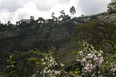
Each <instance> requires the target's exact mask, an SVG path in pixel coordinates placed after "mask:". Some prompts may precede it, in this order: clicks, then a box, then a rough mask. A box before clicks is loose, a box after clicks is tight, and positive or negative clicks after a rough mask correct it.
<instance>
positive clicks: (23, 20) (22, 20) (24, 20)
mask: <svg viewBox="0 0 116 77" xmlns="http://www.w3.org/2000/svg"><path fill="white" fill-rule="evenodd" d="M30 21H31V20H30V19H21V20H20V21H19V22H30Z"/></svg>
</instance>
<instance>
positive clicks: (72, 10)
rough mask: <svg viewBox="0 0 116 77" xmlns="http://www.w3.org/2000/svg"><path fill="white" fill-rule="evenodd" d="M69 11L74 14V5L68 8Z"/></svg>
mask: <svg viewBox="0 0 116 77" xmlns="http://www.w3.org/2000/svg"><path fill="white" fill-rule="evenodd" d="M70 13H71V14H72V15H74V14H75V13H76V10H75V7H74V6H72V7H71V8H70Z"/></svg>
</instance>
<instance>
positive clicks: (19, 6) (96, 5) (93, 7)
mask: <svg viewBox="0 0 116 77" xmlns="http://www.w3.org/2000/svg"><path fill="white" fill-rule="evenodd" d="M109 2H110V0H0V21H1V22H2V23H7V22H8V21H11V23H14V24H15V22H16V21H19V20H20V19H29V18H30V16H34V18H35V19H37V18H38V17H43V18H45V19H48V18H51V13H52V12H54V13H55V16H56V17H57V16H59V15H60V11H61V10H64V11H65V13H66V14H68V15H70V12H69V10H70V7H72V6H74V7H75V9H76V14H75V16H76V17H78V16H81V15H82V14H83V15H91V14H97V13H101V12H105V11H107V4H108V3H109Z"/></svg>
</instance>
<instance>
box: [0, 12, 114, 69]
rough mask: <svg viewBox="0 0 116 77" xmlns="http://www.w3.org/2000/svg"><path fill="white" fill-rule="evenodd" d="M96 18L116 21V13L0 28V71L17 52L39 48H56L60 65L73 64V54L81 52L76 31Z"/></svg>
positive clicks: (32, 22) (33, 22)
mask: <svg viewBox="0 0 116 77" xmlns="http://www.w3.org/2000/svg"><path fill="white" fill-rule="evenodd" d="M93 19H100V20H102V21H110V20H114V19H116V13H113V14H107V13H101V14H97V15H91V16H82V17H78V18H73V19H70V18H67V19H64V20H62V21H54V20H53V19H49V20H46V21H45V22H40V23H38V21H40V20H32V21H31V23H24V24H20V25H17V26H15V25H13V26H12V27H10V28H9V27H6V28H3V29H1V31H0V65H1V66H0V69H3V68H5V67H3V65H4V64H6V58H7V57H8V55H9V54H11V53H13V52H15V51H18V52H27V51H29V50H32V49H33V50H35V49H36V48H37V49H40V50H42V51H47V50H48V48H49V47H51V46H54V47H55V48H56V50H55V52H56V56H57V58H58V59H59V60H60V61H61V62H63V63H64V64H67V63H70V62H72V61H73V60H75V55H72V52H73V51H77V50H79V49H80V45H79V44H78V43H77V41H76V40H75V39H74V37H73V35H74V34H75V29H76V27H78V26H80V25H81V24H82V23H85V22H86V21H91V20H93ZM10 25H12V24H10ZM0 26H3V25H0ZM7 26H9V25H7Z"/></svg>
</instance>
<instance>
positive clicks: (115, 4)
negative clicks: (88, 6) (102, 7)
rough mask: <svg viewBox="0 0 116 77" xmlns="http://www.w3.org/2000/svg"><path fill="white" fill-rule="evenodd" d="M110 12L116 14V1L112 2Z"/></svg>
mask: <svg viewBox="0 0 116 77" xmlns="http://www.w3.org/2000/svg"><path fill="white" fill-rule="evenodd" d="M108 12H109V13H114V12H116V0H111V3H109V4H108Z"/></svg>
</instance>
